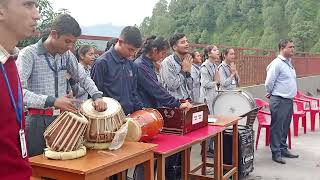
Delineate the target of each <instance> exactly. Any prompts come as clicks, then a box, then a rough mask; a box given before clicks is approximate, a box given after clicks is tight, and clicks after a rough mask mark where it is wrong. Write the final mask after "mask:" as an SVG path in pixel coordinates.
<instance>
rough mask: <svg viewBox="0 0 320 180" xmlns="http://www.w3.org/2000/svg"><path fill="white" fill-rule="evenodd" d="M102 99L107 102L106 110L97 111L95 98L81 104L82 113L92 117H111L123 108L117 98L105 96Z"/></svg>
mask: <svg viewBox="0 0 320 180" xmlns="http://www.w3.org/2000/svg"><path fill="white" fill-rule="evenodd" d="M102 99H103V101H104V102H106V104H107V109H106V110H105V111H103V112H99V111H96V110H95V109H94V107H93V105H92V102H93V100H92V99H88V100H86V101H85V102H84V103H82V104H81V107H80V111H81V113H83V114H84V115H85V116H87V117H90V118H99V117H111V116H114V115H115V114H117V113H118V112H119V111H120V110H121V109H122V108H121V105H120V103H119V102H118V101H117V100H115V99H112V98H109V97H103V98H102Z"/></svg>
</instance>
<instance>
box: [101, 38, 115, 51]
mask: <svg viewBox="0 0 320 180" xmlns="http://www.w3.org/2000/svg"><path fill="white" fill-rule="evenodd" d="M117 42H118V38H112V39H111V40H110V41H107V44H106V49H105V50H104V51H108V50H109V49H110V48H111V47H112V46H114V45H115V44H117Z"/></svg>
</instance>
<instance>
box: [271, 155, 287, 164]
mask: <svg viewBox="0 0 320 180" xmlns="http://www.w3.org/2000/svg"><path fill="white" fill-rule="evenodd" d="M272 160H273V161H275V162H277V163H280V164H286V161H285V160H284V159H282V158H281V156H276V157H272Z"/></svg>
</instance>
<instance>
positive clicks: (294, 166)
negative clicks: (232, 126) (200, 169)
mask: <svg viewBox="0 0 320 180" xmlns="http://www.w3.org/2000/svg"><path fill="white" fill-rule="evenodd" d="M316 119H318V117H317V118H316ZM308 121H309V120H307V123H310V121H309V122H308ZM300 127H301V125H300ZM254 130H255V131H256V130H257V124H256V123H255V125H254ZM292 152H293V153H295V154H299V155H300V157H299V158H298V159H285V160H286V161H287V164H285V165H282V164H278V163H275V162H274V161H272V160H271V152H270V148H269V147H268V146H265V130H264V129H262V130H261V133H260V140H259V145H258V150H257V151H255V160H254V171H253V172H252V173H251V174H250V175H249V176H247V177H246V178H243V179H244V180H320V128H319V120H316V130H315V132H311V131H310V125H309V124H308V125H307V134H303V128H300V129H299V136H298V137H293V130H292ZM191 159H192V164H191V165H192V167H194V166H195V165H197V164H198V163H199V162H200V145H196V146H194V147H193V148H192V155H191Z"/></svg>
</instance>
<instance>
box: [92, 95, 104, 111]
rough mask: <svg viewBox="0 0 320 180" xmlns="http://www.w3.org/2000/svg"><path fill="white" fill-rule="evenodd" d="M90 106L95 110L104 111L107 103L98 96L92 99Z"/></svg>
mask: <svg viewBox="0 0 320 180" xmlns="http://www.w3.org/2000/svg"><path fill="white" fill-rule="evenodd" d="M92 106H93V107H94V109H95V110H96V111H99V112H102V111H105V110H106V109H107V108H108V107H107V103H106V102H104V101H103V99H102V98H98V99H96V100H95V101H93V102H92Z"/></svg>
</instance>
